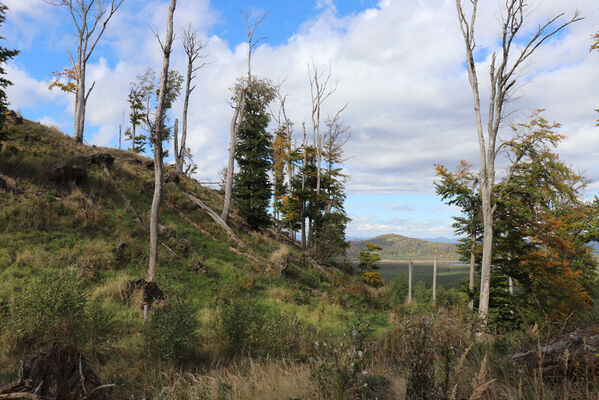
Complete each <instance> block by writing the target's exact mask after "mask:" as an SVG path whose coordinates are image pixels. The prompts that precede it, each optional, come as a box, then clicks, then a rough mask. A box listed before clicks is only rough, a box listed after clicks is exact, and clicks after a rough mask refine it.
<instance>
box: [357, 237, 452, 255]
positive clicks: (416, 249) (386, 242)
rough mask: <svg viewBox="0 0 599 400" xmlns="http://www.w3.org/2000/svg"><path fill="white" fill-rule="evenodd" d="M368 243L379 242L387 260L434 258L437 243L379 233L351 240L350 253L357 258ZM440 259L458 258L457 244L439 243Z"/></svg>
mask: <svg viewBox="0 0 599 400" xmlns="http://www.w3.org/2000/svg"><path fill="white" fill-rule="evenodd" d="M366 243H374V244H378V245H380V246H381V247H382V248H383V251H381V252H380V254H381V257H382V258H383V259H385V260H406V259H408V258H412V259H428V260H432V258H433V254H434V247H435V243H433V242H429V241H426V240H421V239H413V238H409V237H406V236H402V235H397V234H386V235H379V236H377V237H374V238H372V239H367V240H360V241H356V242H351V245H350V248H349V251H348V254H349V256H350V257H351V258H353V259H357V258H358V256H359V254H360V251H361V250H364V249H365V248H366ZM437 246H438V251H439V253H438V254H439V259H441V260H457V259H458V255H457V254H456V252H455V251H456V246H455V245H454V244H450V243H437Z"/></svg>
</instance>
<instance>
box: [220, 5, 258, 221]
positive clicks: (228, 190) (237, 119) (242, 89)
mask: <svg viewBox="0 0 599 400" xmlns="http://www.w3.org/2000/svg"><path fill="white" fill-rule="evenodd" d="M241 15H242V16H243V21H244V23H245V31H246V34H247V39H248V59H247V64H248V73H247V81H246V82H243V79H241V80H240V82H239V84H238V85H236V86H235V88H234V89H235V93H236V97H235V108H234V110H235V111H234V112H233V118H232V119H231V127H230V136H231V143H230V144H229V161H228V163H227V176H226V178H225V199H224V204H223V211H222V213H221V219H223V220H224V221H225V222H226V221H227V218H228V217H229V211H230V210H231V200H232V197H233V172H234V168H235V146H236V144H237V133H238V132H239V127H240V126H241V121H242V120H243V114H244V113H245V93H246V90H247V89H248V88H249V87H250V86H251V82H252V51H253V50H254V48H255V47H256V46H257V45H258V44H259V43H260V42H261V41H262V40H264V39H265V38H264V37H261V38H258V39H257V40H254V35H255V34H256V30H257V29H258V27H259V26H260V24H262V22H263V21H264V18H266V14H264V15H262V16H260V17H258V18H256V19H255V20H254V22H253V23H251V22H250V18H251V14H249V13H245V12H242V13H241Z"/></svg>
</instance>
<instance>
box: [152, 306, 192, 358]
mask: <svg viewBox="0 0 599 400" xmlns="http://www.w3.org/2000/svg"><path fill="white" fill-rule="evenodd" d="M197 328H198V322H197V319H196V316H195V310H194V309H193V307H192V305H191V304H190V303H189V302H186V301H184V300H181V299H169V300H168V301H167V302H166V304H164V305H162V306H159V307H157V308H156V309H155V310H154V312H153V313H152V316H151V318H150V321H149V323H148V324H147V325H146V327H145V328H144V345H145V348H146V351H147V353H148V354H149V355H151V356H153V357H157V358H160V359H162V360H165V361H177V362H180V361H183V360H184V359H185V357H186V356H187V354H188V350H189V349H190V348H191V346H192V345H193V343H194V341H195V340H194V339H195V331H196V329H197Z"/></svg>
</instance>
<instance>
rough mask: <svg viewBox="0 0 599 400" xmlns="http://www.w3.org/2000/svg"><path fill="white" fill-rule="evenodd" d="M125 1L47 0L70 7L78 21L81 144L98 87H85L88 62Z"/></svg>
mask: <svg viewBox="0 0 599 400" xmlns="http://www.w3.org/2000/svg"><path fill="white" fill-rule="evenodd" d="M124 1H125V0H110V1H109V0H47V2H48V3H49V4H52V5H54V6H59V7H66V8H67V9H68V11H69V14H70V15H71V18H72V19H73V22H74V23H75V28H76V29H75V35H76V37H77V61H76V63H75V60H71V61H73V65H74V67H75V73H76V76H77V81H76V89H75V118H74V127H73V136H74V137H75V140H76V141H77V142H78V143H83V128H84V126H85V107H86V105H87V99H88V98H89V95H90V93H91V91H92V90H93V88H94V85H95V84H96V82H93V83H92V85H91V86H90V88H89V89H87V90H86V86H85V72H86V68H87V62H88V61H89V58H90V57H91V55H92V53H93V51H94V49H95V48H96V45H97V44H98V42H99V41H100V38H101V37H102V35H103V34H104V31H105V30H106V26H107V25H108V22H109V21H110V19H111V18H112V16H113V15H114V13H115V12H116V11H117V10H118V9H119V7H120V6H121V4H123V2H124Z"/></svg>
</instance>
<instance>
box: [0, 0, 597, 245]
mask: <svg viewBox="0 0 599 400" xmlns="http://www.w3.org/2000/svg"><path fill="white" fill-rule="evenodd" d="M5 2H6V4H7V5H8V6H9V8H10V11H9V13H8V16H7V23H6V24H5V26H4V27H3V36H5V37H6V42H7V45H8V46H10V47H15V48H19V49H21V50H22V52H21V54H20V55H19V57H18V58H17V59H16V60H15V61H14V63H12V64H11V65H10V66H9V68H8V74H9V78H10V79H11V80H13V82H14V83H15V85H14V86H13V87H12V88H11V89H10V90H9V96H10V100H11V102H12V106H13V107H14V108H15V109H18V110H20V111H21V112H22V113H23V115H24V116H25V117H26V118H29V119H32V120H39V121H42V122H44V123H47V124H52V125H56V126H58V127H59V128H60V129H62V130H63V131H65V132H66V133H69V134H70V133H71V132H72V111H73V101H72V98H71V97H70V96H67V95H65V94H61V93H58V92H50V91H48V90H47V86H48V83H49V81H50V80H51V78H52V74H51V73H52V71H56V70H60V69H61V68H63V67H64V66H67V65H68V63H69V59H68V56H67V53H66V50H67V49H70V50H71V51H72V52H74V50H75V42H74V36H73V34H72V32H73V24H72V21H71V20H70V18H69V17H68V15H67V14H66V12H65V10H63V9H59V8H54V7H52V6H50V5H48V4H46V3H45V2H44V1H43V0H5ZM167 3H168V2H167V1H166V0H125V4H124V6H123V8H122V9H121V10H119V12H118V14H117V15H116V16H115V18H114V19H113V21H111V23H110V25H109V26H108V29H107V31H106V34H105V36H104V37H103V39H102V40H101V42H100V45H99V47H98V48H97V50H96V52H95V53H94V55H93V57H92V59H91V60H90V64H89V67H88V78H87V79H88V82H90V83H91V82H92V81H94V80H95V81H96V89H94V92H93V93H92V95H91V97H90V102H89V106H88V119H87V123H86V131H85V140H86V142H88V143H93V144H98V145H106V146H116V144H117V143H118V138H117V132H118V128H117V127H118V125H119V123H120V122H121V119H122V115H123V112H126V94H127V93H128V86H129V82H131V81H132V80H134V79H135V76H136V75H137V74H140V73H142V72H143V71H144V70H145V69H146V68H147V67H153V68H154V69H157V68H158V66H159V63H160V55H159V52H158V48H157V45H156V41H155V39H154V38H153V36H152V33H151V32H150V30H149V26H156V27H157V28H158V29H159V30H160V31H161V32H163V31H164V16H165V15H166V9H167V5H168V4H167ZM532 3H533V6H534V7H535V13H534V14H533V17H532V19H531V26H534V25H535V23H537V22H539V21H541V20H542V19H543V18H546V17H547V16H550V15H553V14H555V13H557V12H561V11H566V12H571V11H573V10H574V9H576V8H579V9H581V10H582V12H583V15H584V16H585V20H584V21H583V22H580V23H578V24H576V25H575V26H573V27H572V29H569V30H568V31H567V32H564V34H562V35H560V36H559V37H556V38H555V39H554V40H552V41H550V42H549V43H547V45H546V46H544V47H543V48H541V49H540V50H539V52H538V54H536V55H535V57H534V59H533V60H532V61H531V62H530V63H529V65H527V68H526V69H525V70H524V71H523V72H522V79H523V81H526V82H527V85H525V86H524V87H522V88H521V89H520V90H519V91H518V93H517V95H518V96H517V99H516V100H515V101H514V102H513V103H510V111H514V113H513V114H511V117H510V119H509V120H507V121H506V127H507V126H508V125H509V124H510V123H515V122H521V121H523V120H525V118H526V116H527V115H529V114H530V111H531V110H533V109H536V108H539V107H542V108H546V109H547V111H546V114H545V116H546V118H548V119H551V120H557V121H560V122H562V123H563V125H564V128H563V130H562V131H563V132H562V133H564V134H565V135H566V136H568V139H567V140H566V141H565V142H564V143H563V145H562V146H561V147H560V148H559V152H560V155H561V157H562V158H564V159H565V160H567V161H568V162H571V163H572V166H573V167H575V168H576V169H582V170H585V171H586V175H587V176H588V177H589V178H590V179H591V181H592V183H591V185H590V186H589V191H588V195H592V194H595V193H597V190H598V189H599V184H598V183H597V182H599V165H598V163H596V160H597V159H599V146H597V145H596V143H597V139H596V137H597V129H598V128H595V127H594V121H595V119H596V116H595V113H594V112H593V109H594V108H597V107H599V90H597V85H596V81H597V79H596V78H597V71H599V55H595V54H589V53H588V46H589V40H590V39H589V38H590V35H591V34H592V33H593V32H594V31H596V30H597V29H599V18H598V11H597V9H596V6H595V5H594V4H593V1H592V0H572V1H570V2H568V5H567V6H564V4H563V2H562V1H559V0H544V1H533V2H532ZM485 6H486V7H487V5H485ZM493 6H496V5H495V4H493ZM564 7H566V8H564ZM240 9H245V10H248V11H250V12H253V13H256V14H259V13H262V12H264V11H268V16H267V17H266V19H265V22H264V23H263V25H262V26H261V27H260V30H259V33H258V34H257V35H258V36H266V37H268V39H267V40H266V41H264V42H263V43H262V44H261V45H260V46H259V47H258V49H256V51H255V56H254V60H253V72H254V73H255V74H257V75H259V76H262V77H266V78H270V79H272V80H273V81H277V82H280V81H284V84H283V91H284V92H285V93H286V94H287V95H288V103H287V105H288V111H289V113H290V115H291V118H292V120H294V122H295V124H296V128H297V127H299V126H301V122H302V121H305V122H307V123H308V122H309V120H310V118H309V111H308V108H309V96H310V95H309V85H308V79H307V65H308V63H309V62H312V61H313V62H315V63H316V64H318V65H323V64H327V63H330V65H331V70H332V76H333V80H334V81H335V82H336V83H337V85H338V89H337V91H336V92H335V94H334V95H333V96H332V97H331V98H330V99H329V100H328V101H327V104H326V105H325V110H324V111H325V114H332V113H334V112H335V111H336V110H337V109H339V108H340V107H341V106H342V105H343V104H345V103H348V108H347V110H346V111H345V112H344V114H343V119H344V122H345V123H346V124H347V125H349V126H350V127H351V130H352V138H351V140H350V142H348V144H347V146H346V154H347V156H348V157H350V159H349V160H348V161H347V163H346V165H345V168H346V172H347V173H349V175H350V176H351V180H350V182H349V183H348V187H347V189H348V198H347V209H348V212H349V215H350V217H351V218H352V219H353V221H352V223H351V224H350V226H349V228H348V234H349V235H350V236H354V237H369V236H374V235H377V234H381V233H390V232H396V233H401V234H404V235H408V236H413V237H437V236H445V237H451V236H452V229H451V222H452V220H451V216H452V215H455V213H456V210H455V209H452V208H449V207H446V206H445V205H443V204H442V203H441V202H440V201H439V199H438V198H437V197H436V196H435V194H434V186H433V181H434V167H433V164H434V163H442V164H445V165H447V166H448V167H450V168H452V167H453V166H455V165H456V164H457V163H458V162H459V161H460V159H466V160H469V161H470V162H472V163H473V164H475V165H476V160H477V159H478V156H477V146H478V145H477V142H476V137H475V134H474V124H473V122H474V117H473V113H472V100H471V92H470V88H469V86H468V82H467V76H466V71H465V69H464V54H463V53H464V51H463V42H462V39H461V36H460V33H459V29H458V25H457V20H456V15H455V2H454V1H453V0H430V1H414V0H343V1H340V0H338V1H334V0H310V1H308V0H303V1H294V2H283V1H272V0H270V1H267V0H256V1H240V0H234V1H224V0H219V1H209V0H179V1H178V5H177V10H176V12H175V25H176V30H177V31H180V30H181V28H183V27H184V26H186V25H187V24H189V23H192V24H193V26H194V28H195V29H197V30H198V32H199V33H200V36H201V37H202V39H203V40H204V41H206V43H207V46H206V55H207V61H208V62H209V65H208V66H206V67H205V68H204V69H202V70H201V71H200V73H199V74H198V89H197V90H196V92H195V93H194V96H193V97H192V99H191V115H190V141H189V145H190V147H191V148H192V151H193V153H194V158H195V160H196V162H197V163H198V165H199V171H198V178H200V179H207V180H216V179H217V174H218V172H219V171H220V170H221V169H222V167H223V166H224V165H225V160H226V153H227V148H228V124H229V121H230V118H231V110H230V106H229V104H228V103H227V102H228V99H229V97H230V92H229V87H230V86H231V85H232V83H233V82H234V80H235V78H236V77H238V76H240V75H242V74H243V73H244V68H245V54H246V50H247V49H246V46H245V32H244V27H243V21H242V18H241V16H240V13H239V10H240ZM497 13H498V10H497V9H493V8H484V9H482V10H481V14H480V17H479V27H480V28H479V31H478V34H479V39H478V43H479V45H480V51H479V52H478V55H477V57H478V61H479V62H480V69H481V72H480V76H481V82H482V84H481V89H482V91H483V93H482V94H483V98H484V97H485V95H486V90H487V87H488V84H487V83H486V81H484V78H485V77H486V73H485V65H486V64H487V63H488V57H489V56H490V54H491V53H492V51H493V50H494V46H495V45H496V42H495V38H496V33H497V29H498V28H497V18H496V15H497ZM180 47H181V46H180V43H179V45H177V44H176V45H175V51H174V53H173V64H172V66H173V68H175V69H178V70H180V71H183V69H184V67H185V62H184V56H183V52H182V49H181V48H180ZM173 112H174V113H175V114H177V113H180V112H181V104H179V103H177V104H175V107H174V109H173ZM297 131H298V132H297V134H298V135H299V129H297ZM508 132H509V129H506V131H505V132H504V133H503V134H504V137H507V136H505V135H507V134H508ZM503 166H504V163H503V162H502V160H500V163H499V167H500V170H501V168H502V167H503Z"/></svg>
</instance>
